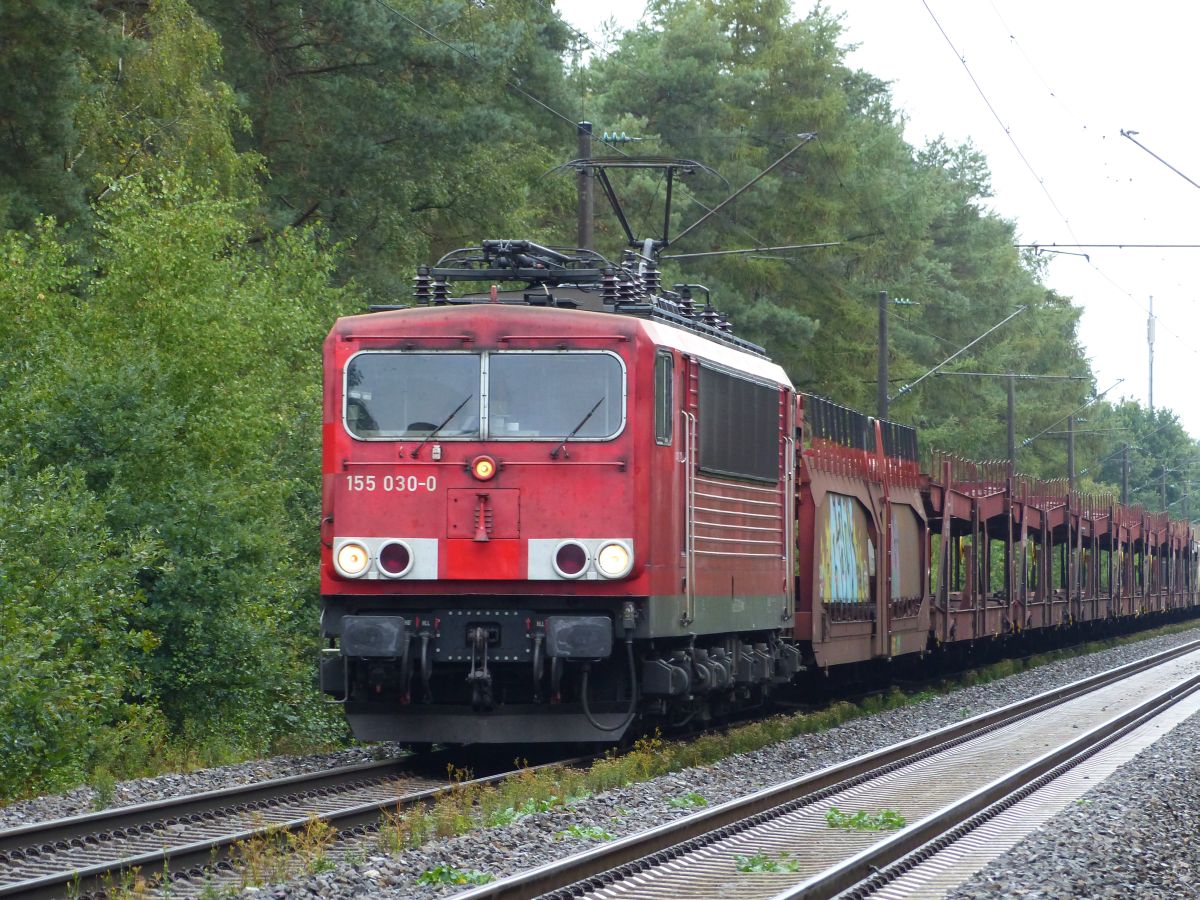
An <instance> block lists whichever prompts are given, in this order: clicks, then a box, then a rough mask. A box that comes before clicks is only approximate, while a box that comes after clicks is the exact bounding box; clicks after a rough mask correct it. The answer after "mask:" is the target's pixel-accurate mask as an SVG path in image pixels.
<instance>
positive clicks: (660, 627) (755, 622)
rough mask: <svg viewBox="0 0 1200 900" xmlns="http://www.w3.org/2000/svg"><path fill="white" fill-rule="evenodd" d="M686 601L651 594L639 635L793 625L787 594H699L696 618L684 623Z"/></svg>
mask: <svg viewBox="0 0 1200 900" xmlns="http://www.w3.org/2000/svg"><path fill="white" fill-rule="evenodd" d="M686 608H687V607H686V601H685V600H684V598H683V597H682V596H680V595H675V596H660V597H650V598H648V599H647V600H646V606H645V609H646V618H645V619H644V620H643V621H641V622H639V623H638V628H637V631H636V632H635V634H634V636H635V637H638V638H664V637H686V636H689V635H693V634H696V635H700V634H734V633H737V632H747V631H773V630H775V629H779V628H786V627H788V625H789V624H790V622H789V619H788V615H787V609H788V603H787V597H785V596H784V595H783V594H773V595H767V596H758V597H697V598H696V618H695V620H694V621H692V622H688V623H686V624H685V623H684V621H683V618H684V613H685V611H686Z"/></svg>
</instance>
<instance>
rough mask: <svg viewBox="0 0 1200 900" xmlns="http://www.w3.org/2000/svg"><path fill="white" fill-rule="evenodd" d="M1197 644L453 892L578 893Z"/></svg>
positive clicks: (483, 899) (467, 896)
mask: <svg viewBox="0 0 1200 900" xmlns="http://www.w3.org/2000/svg"><path fill="white" fill-rule="evenodd" d="M1196 650H1200V641H1191V642H1189V643H1187V644H1182V645H1180V646H1179V647H1175V648H1173V649H1171V650H1166V651H1164V652H1162V653H1158V654H1155V655H1153V656H1149V657H1146V658H1145V659H1142V660H1137V661H1135V662H1132V663H1127V664H1126V665H1123V666H1119V667H1117V668H1115V669H1110V670H1108V671H1107V672H1102V673H1100V674H1098V675H1094V676H1091V677H1089V678H1084V679H1081V680H1079V681H1076V682H1072V683H1071V684H1067V685H1063V686H1061V687H1058V688H1054V689H1053V690H1050V691H1046V692H1044V693H1042V694H1038V695H1036V696H1034V697H1029V698H1027V699H1025V700H1019V701H1016V702H1014V703H1011V704H1009V705H1007V706H1004V707H1000V708H998V709H995V710H992V711H990V712H985V713H981V714H980V715H978V716H974V717H972V718H970V719H965V720H963V721H961V722H956V723H953V724H951V725H947V726H944V727H942V728H940V729H937V730H936V731H932V732H929V733H927V734H924V735H920V736H918V737H916V738H912V739H909V740H906V741H902V742H900V743H897V744H893V745H891V746H888V747H884V748H881V749H879V750H874V751H872V752H870V753H865V754H863V755H861V756H858V757H855V758H854V759H851V760H848V761H846V762H843V763H838V764H836V765H833V766H829V767H827V768H825V769H821V770H819V771H817V772H811V773H809V774H806V775H801V776H799V777H797V778H794V779H791V780H789V781H786V782H784V783H782V784H779V785H775V786H773V787H770V788H765V789H763V790H761V791H757V792H756V793H753V794H750V795H748V796H746V797H741V798H738V799H736V800H730V801H728V802H726V803H723V804H720V805H719V806H714V807H712V808H710V809H707V810H703V811H701V812H698V813H695V814H693V815H690V816H688V817H686V818H683V819H679V820H676V821H674V822H667V823H665V824H663V825H659V826H657V827H655V828H651V829H649V830H647V831H643V832H638V833H636V834H632V835H628V836H626V837H624V838H621V839H619V840H616V841H613V842H611V843H608V844H605V845H602V846H599V847H595V848H593V849H591V850H587V851H585V852H583V853H578V854H575V855H572V856H569V857H566V858H564V859H561V860H556V861H555V862H551V863H547V864H546V865H543V866H539V867H537V868H535V869H530V870H528V871H525V872H521V873H518V874H516V875H512V876H509V877H507V878H503V879H500V880H497V881H494V882H491V883H489V884H486V885H482V886H480V887H477V888H475V889H472V890H469V891H466V892H464V893H461V894H457V895H455V897H456V900H528V898H533V897H539V896H541V895H543V894H549V893H551V892H554V891H560V890H563V889H565V888H568V887H570V888H571V891H570V892H569V895H570V896H576V895H577V893H578V892H579V891H581V889H583V888H585V887H587V886H588V884H589V883H590V884H594V885H600V884H606V883H610V882H612V881H617V880H620V879H621V878H624V877H627V876H629V875H632V874H635V873H637V872H641V871H645V870H647V869H649V868H652V867H653V866H654V865H656V864H657V863H659V862H662V861H665V860H668V859H674V858H676V857H679V856H681V855H683V854H685V853H687V852H689V851H691V850H693V849H696V848H697V847H700V846H704V845H707V844H708V843H710V842H712V841H713V840H717V839H720V838H723V837H727V836H729V835H731V834H736V833H738V832H741V831H744V830H746V829H748V828H750V827H753V826H754V825H757V824H760V823H761V822H764V821H767V820H769V819H772V818H775V817H776V816H778V815H779V814H780V813H781V812H784V811H787V810H788V809H790V808H793V807H798V806H801V805H804V804H807V803H811V802H813V801H814V800H817V799H820V798H821V797H823V796H825V795H827V794H832V793H835V792H837V791H839V790H842V789H845V788H847V787H849V786H852V785H854V784H859V783H862V782H864V781H867V780H869V779H871V778H873V777H877V776H879V775H881V774H884V773H886V772H890V771H894V770H895V769H898V768H900V767H902V766H904V765H908V764H909V763H912V762H914V761H916V760H918V759H922V758H925V757H928V756H932V755H933V754H935V753H938V752H941V751H943V750H946V749H949V748H950V747H953V746H956V745H958V744H961V743H965V742H966V741H968V740H971V739H973V738H976V737H979V736H980V735H981V734H984V733H987V732H990V731H994V730H996V729H998V728H1001V727H1003V726H1005V725H1008V724H1010V723H1012V722H1015V721H1018V720H1020V719H1023V718H1027V717H1029V716H1030V715H1032V714H1034V713H1037V712H1040V711H1042V710H1044V709H1048V708H1050V707H1053V706H1055V705H1058V704H1060V703H1063V702H1065V701H1067V700H1070V699H1074V698H1076V697H1080V696H1082V695H1084V694H1088V693H1091V692H1092V691H1095V690H1098V689H1100V688H1103V687H1105V686H1107V685H1109V684H1113V683H1115V682H1117V681H1120V680H1122V679H1124V678H1127V677H1129V676H1131V675H1134V674H1137V673H1139V672H1142V671H1145V670H1148V669H1151V668H1154V667H1155V666H1157V665H1160V664H1162V663H1165V662H1169V661H1171V660H1173V659H1176V658H1178V657H1181V656H1184V655H1186V654H1188V653H1191V652H1194V651H1196ZM581 882H582V883H583V884H581ZM567 895H568V892H565V891H564V894H563V896H567Z"/></svg>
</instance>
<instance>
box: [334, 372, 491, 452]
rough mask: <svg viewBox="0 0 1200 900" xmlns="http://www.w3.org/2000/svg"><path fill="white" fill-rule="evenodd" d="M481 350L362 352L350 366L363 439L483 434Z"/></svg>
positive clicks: (349, 397) (350, 420)
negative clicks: (481, 421) (480, 430)
mask: <svg viewBox="0 0 1200 900" xmlns="http://www.w3.org/2000/svg"><path fill="white" fill-rule="evenodd" d="M479 422H480V416H479V354H477V353H387V352H384V353H360V354H358V355H357V356H355V357H354V358H353V359H351V360H350V362H349V364H348V365H347V366H346V428H347V429H348V430H349V432H350V433H351V434H352V435H354V436H355V437H359V438H366V439H371V438H423V437H427V436H429V435H430V434H431V433H433V432H434V431H436V432H437V435H438V437H476V438H477V437H479Z"/></svg>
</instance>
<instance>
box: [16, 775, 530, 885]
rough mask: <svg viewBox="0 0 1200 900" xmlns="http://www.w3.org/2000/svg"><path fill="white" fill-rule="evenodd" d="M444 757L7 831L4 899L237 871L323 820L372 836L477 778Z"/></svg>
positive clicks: (345, 833) (297, 777)
mask: <svg viewBox="0 0 1200 900" xmlns="http://www.w3.org/2000/svg"><path fill="white" fill-rule="evenodd" d="M443 756H444V754H440V753H434V754H428V755H425V756H421V757H406V758H403V759H398V760H385V761H380V762H373V763H362V764H359V765H354V766H346V767H342V768H338V769H331V770H328V771H325V772H319V773H310V774H305V775H295V776H291V777H287V778H278V779H273V780H270V781H264V782H258V783H255V784H249V785H240V786H237V787H232V788H225V789H223V790H217V791H209V792H205V793H201V794H192V795H188V796H185V797H180V798H175V799H169V800H160V801H155V802H152V803H144V804H138V805H136V806H125V807H119V808H116V809H109V810H104V811H101V812H97V813H92V814H89V815H84V816H73V817H70V818H65V819H57V820H54V821H49V822H40V823H36V824H32V825H26V826H22V827H20V828H12V829H8V830H4V831H0V898H16V897H19V898H22V900H32V898H42V897H63V896H67V895H68V894H70V895H72V896H87V895H92V894H103V893H106V892H109V891H111V890H112V889H113V888H114V887H117V886H120V885H121V884H122V879H124V878H126V877H128V874H129V873H131V872H134V871H139V872H142V873H146V874H147V875H149V876H150V877H151V878H162V879H170V880H172V881H175V880H185V879H201V878H205V877H208V876H209V875H210V874H211V873H213V872H218V873H219V872H225V873H226V874H228V873H229V872H230V871H231V870H232V869H233V864H232V863H231V862H230V859H231V856H233V855H234V853H235V848H236V846H237V845H239V844H245V843H248V842H253V841H255V840H256V839H266V838H269V837H271V836H276V835H279V834H281V833H288V832H300V831H303V830H304V829H305V828H307V827H311V824H312V822H313V821H314V818H315V820H317V821H320V822H325V823H328V825H330V826H332V827H333V828H334V829H336V831H337V833H338V835H339V837H342V836H350V835H353V834H354V833H356V832H357V833H359V834H365V833H366V832H367V831H368V830H370V829H373V828H375V827H376V826H377V825H378V823H379V821H380V819H381V817H382V816H383V814H384V813H387V812H394V811H395V810H396V809H397V808H398V807H406V806H411V805H413V804H417V803H422V802H426V801H429V800H433V799H435V798H436V797H437V796H438V795H439V794H441V793H443V792H446V791H449V790H452V789H453V788H454V787H456V786H458V787H462V786H463V785H469V784H472V783H475V782H462V783H461V784H459V785H451V784H448V782H447V778H446V775H445V771H446V770H445V765H446V762H447V759H448V758H446V759H444V758H443ZM439 764H440V766H441V769H440V771H441V773H442V774H441V775H440V776H437V775H434V774H433V773H435V772H438V771H439V768H438V767H439ZM509 774H511V773H509V772H499V773H497V774H492V775H488V776H486V777H483V778H478V779H476V780H475V781H476V782H478V783H492V782H495V781H499V780H501V779H503V778H505V777H506V776H507V775H509Z"/></svg>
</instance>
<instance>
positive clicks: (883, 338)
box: [875, 291, 888, 419]
mask: <svg viewBox="0 0 1200 900" xmlns="http://www.w3.org/2000/svg"><path fill="white" fill-rule="evenodd" d="M875 409H876V414H877V415H878V416H879V418H881V419H886V418H887V417H888V295H887V291H880V292H879V400H878V402H877V403H876V405H875Z"/></svg>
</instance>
